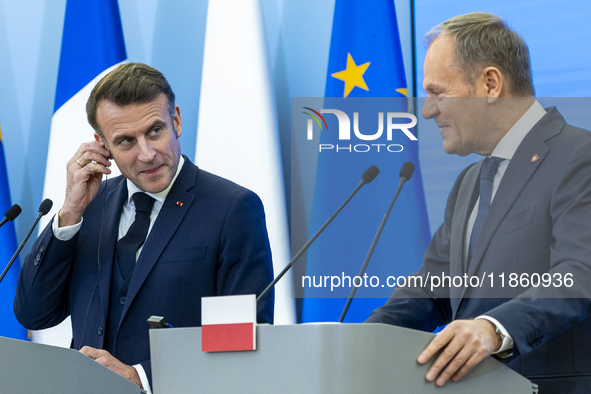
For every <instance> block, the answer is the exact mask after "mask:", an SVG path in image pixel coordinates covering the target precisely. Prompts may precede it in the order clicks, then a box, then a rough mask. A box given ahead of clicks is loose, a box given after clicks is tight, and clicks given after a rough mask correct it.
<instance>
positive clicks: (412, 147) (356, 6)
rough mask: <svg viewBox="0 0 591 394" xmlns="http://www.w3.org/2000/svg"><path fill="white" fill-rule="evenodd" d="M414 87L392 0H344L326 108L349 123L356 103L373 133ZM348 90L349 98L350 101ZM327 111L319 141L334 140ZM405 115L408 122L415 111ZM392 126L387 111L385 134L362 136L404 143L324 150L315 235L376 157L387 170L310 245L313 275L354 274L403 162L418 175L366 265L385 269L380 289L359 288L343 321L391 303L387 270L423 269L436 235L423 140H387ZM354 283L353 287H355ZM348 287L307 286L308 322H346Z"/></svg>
mask: <svg viewBox="0 0 591 394" xmlns="http://www.w3.org/2000/svg"><path fill="white" fill-rule="evenodd" d="M368 63H369V64H368ZM406 95H407V92H406V82H405V76H404V69H403V62H402V51H401V48H400V39H399V35H398V27H397V23H396V13H395V9H394V3H393V2H392V1H389V0H380V1H372V2H363V1H360V0H337V2H336V5H335V13H334V22H333V30H332V37H331V46H330V55H329V62H328V76H327V82H326V92H325V96H326V97H327V98H326V99H325V101H324V105H323V108H325V109H326V108H338V109H340V110H342V111H345V112H346V113H347V114H348V116H349V119H350V120H351V128H353V119H354V117H353V112H358V113H359V129H360V130H361V131H362V132H363V134H366V135H368V134H373V133H375V131H376V130H377V127H378V122H377V119H376V116H377V112H378V111H380V112H381V111H383V112H384V114H385V113H386V112H408V111H409V109H408V108H409V107H408V101H407V99H406V98H405V96H406ZM344 96H345V97H348V98H347V99H345V100H343V99H342V97H344ZM330 97H334V98H330ZM337 97H338V99H337ZM353 97H391V98H390V99H381V100H378V101H376V100H375V99H372V100H369V99H367V100H365V101H363V100H362V101H360V100H359V99H351V98H353ZM364 114H366V115H364ZM324 117H325V119H326V121H327V126H328V130H330V131H326V130H323V131H321V134H320V143H330V144H336V143H335V140H334V138H335V134H336V132H337V130H338V123H337V122H336V117H335V116H334V115H332V114H326V115H324ZM370 117H371V119H370ZM399 123H408V120H406V121H401V122H399ZM385 130H386V119H385V118H384V133H383V136H382V137H381V138H380V140H379V141H371V142H370V141H360V140H357V142H358V143H364V144H371V143H378V142H379V143H383V144H386V146H387V145H388V144H400V145H402V146H403V147H404V149H403V151H402V152H399V153H392V152H388V151H386V149H385V148H384V147H383V148H382V149H381V151H380V152H377V151H376V150H375V149H373V150H372V151H371V152H367V153H362V152H349V151H347V150H341V151H339V152H335V151H334V150H331V151H324V152H323V151H321V152H320V153H319V155H318V165H317V170H316V183H315V188H314V202H313V208H312V218H311V221H310V228H309V234H310V236H311V235H313V234H314V233H315V232H316V230H317V229H318V228H319V227H320V226H321V225H322V224H323V223H324V221H325V220H326V219H327V218H328V217H329V216H330V215H331V214H332V213H333V212H334V211H335V210H336V209H337V208H338V207H339V205H340V204H341V203H342V202H343V201H344V200H345V199H346V198H347V196H348V195H349V193H351V192H352V191H353V189H354V188H355V186H356V185H357V184H358V183H359V181H360V180H361V175H362V174H363V172H364V171H365V170H366V169H367V168H368V167H369V166H371V165H376V166H377V167H378V168H379V169H380V170H381V173H380V175H379V176H378V177H377V178H376V179H375V180H374V181H373V183H371V184H369V185H366V186H364V187H363V188H362V189H361V190H360V191H359V193H358V194H357V195H356V196H355V198H354V199H353V200H352V201H351V203H350V204H349V205H348V206H347V207H346V208H345V209H344V210H343V211H342V212H341V213H340V215H339V216H338V217H337V218H336V219H335V221H334V222H333V223H332V224H331V226H330V227H328V228H327V230H326V231H325V232H324V233H323V234H322V235H321V236H320V237H319V238H318V240H317V241H316V242H315V244H314V245H312V247H311V248H310V249H309V251H308V253H307V263H306V275H307V276H310V277H313V276H316V277H318V276H319V275H337V276H341V275H342V274H344V275H347V276H351V277H353V276H355V275H357V274H358V273H359V270H360V269H361V266H362V264H363V261H364V259H365V255H366V254H367V252H368V250H369V248H370V245H371V243H372V240H373V238H374V236H375V234H376V232H377V230H378V227H379V225H380V222H381V220H382V218H383V216H384V214H385V213H386V210H387V208H388V205H389V203H390V201H391V200H392V198H393V197H394V194H395V191H396V188H397V186H398V182H399V177H398V174H399V171H400V168H401V166H402V164H403V163H404V162H405V161H411V162H413V163H414V164H415V166H416V169H415V172H414V175H413V177H412V179H411V180H410V181H409V182H407V183H406V185H405V187H404V190H403V191H402V193H401V195H400V197H399V199H398V201H397V202H396V205H394V208H393V210H392V212H391V215H390V218H389V221H388V223H387V224H386V226H385V229H384V232H383V233H382V236H381V238H380V241H379V243H378V245H377V247H376V249H375V252H374V254H373V257H372V259H371V260H370V262H369V265H368V269H367V271H366V272H367V274H368V276H377V277H378V278H379V279H380V285H378V288H377V289H364V288H359V289H358V291H357V295H356V298H355V299H354V300H353V302H352V304H351V307H350V309H349V312H348V314H347V317H346V319H345V322H362V321H364V320H365V319H366V318H367V317H368V316H369V314H370V313H371V311H372V310H373V309H375V308H376V307H378V306H381V305H383V303H384V302H385V300H386V297H388V296H389V294H390V293H391V290H392V289H391V288H388V287H387V286H385V287H382V285H385V281H386V278H387V277H388V276H399V275H410V274H412V273H414V272H416V271H417V270H418V269H419V267H420V265H421V264H422V260H423V253H424V250H425V248H426V247H427V245H428V243H429V241H430V238H431V234H430V230H429V224H428V218H427V210H426V204H425V195H424V191H423V183H422V179H421V171H420V167H419V161H418V141H411V140H409V139H408V138H407V137H406V136H405V135H404V134H402V132H400V130H398V131H397V132H396V131H395V132H394V133H393V138H392V140H391V141H387V140H386V137H385V136H386V132H385ZM411 131H412V132H414V130H413V129H411ZM345 142H347V143H346V144H345ZM349 142H350V143H351V145H355V142H356V141H354V139H352V140H351V141H340V142H338V143H339V144H341V146H345V148H346V147H347V146H348V144H349ZM394 150H395V148H394ZM374 283H375V282H374ZM373 290H379V294H380V295H379V297H380V298H376V297H375V294H376V293H375V291H373ZM349 291H350V288H347V291H346V294H347V295H348V292H349ZM342 294H343V293H339V294H338V295H336V293H335V292H333V291H331V290H330V287H329V288H328V289H326V288H305V289H304V300H303V306H302V322H315V321H338V319H339V316H340V314H341V311H342V309H343V307H344V305H345V302H346V299H344V298H334V297H343V295H342Z"/></svg>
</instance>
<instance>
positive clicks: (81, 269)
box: [14, 157, 273, 380]
mask: <svg viewBox="0 0 591 394" xmlns="http://www.w3.org/2000/svg"><path fill="white" fill-rule="evenodd" d="M126 197H127V186H126V182H125V178H124V177H122V176H120V177H117V178H114V179H109V180H108V181H107V182H103V184H102V185H101V188H100V190H99V192H98V194H97V196H96V197H95V199H94V200H93V201H92V202H91V203H90V205H89V206H88V207H87V208H86V210H85V211H84V220H83V223H82V228H81V229H80V231H79V233H78V234H77V235H76V236H74V237H73V238H72V239H71V240H69V241H65V242H64V241H60V240H58V239H56V238H55V237H53V233H52V229H51V226H52V224H51V223H50V224H49V225H48V226H47V228H45V230H44V231H43V233H42V234H41V235H40V236H39V238H37V240H36V241H35V243H34V245H33V247H32V249H31V252H30V253H29V254H28V255H27V257H26V259H25V263H24V264H23V268H22V271H21V274H20V277H19V281H18V287H17V291H16V297H15V303H14V310H15V314H16V317H17V319H18V320H19V321H20V322H21V324H23V325H24V326H25V327H27V328H29V329H34V330H37V329H44V328H49V327H52V326H55V325H57V324H59V323H60V322H61V321H63V320H64V319H65V318H66V317H67V316H68V315H71V317H72V329H73V339H72V347H73V348H76V349H80V348H81V347H82V346H85V345H88V346H92V347H95V348H99V349H102V348H104V347H105V346H106V342H105V334H106V333H105V330H106V327H108V324H109V323H108V322H107V316H108V308H109V296H110V285H111V272H112V269H113V256H114V251H115V243H116V241H117V232H118V226H119V220H120V217H121V211H122V207H123V203H124V201H125V199H126ZM97 261H98V263H97ZM272 270H273V268H272V263H271V251H270V248H269V242H268V238H267V230H266V225H265V214H264V211H263V205H262V203H261V201H260V199H259V198H258V196H257V195H256V194H254V193H253V192H251V191H250V190H247V189H245V188H243V187H241V186H238V185H236V184H235V183H232V182H230V181H228V180H226V179H223V178H220V177H218V176H215V175H212V174H210V173H208V172H206V171H203V170H200V169H198V168H197V167H196V166H195V165H194V164H193V163H191V162H190V161H189V160H188V159H187V158H186V157H185V164H184V166H183V168H182V170H181V172H180V174H179V176H178V177H177V179H176V182H175V183H174V185H173V187H172V188H171V190H170V193H169V194H168V196H167V198H166V200H165V201H164V204H163V206H162V209H161V211H160V214H159V215H158V218H157V219H156V222H155V223H154V226H153V228H152V230H151V232H150V234H149V235H148V238H147V239H146V242H145V244H144V248H143V250H142V253H141V254H140V256H139V258H138V261H137V264H136V268H135V270H134V272H133V275H132V278H131V282H130V284H129V289H128V292H127V300H126V303H125V306H124V308H123V312H122V315H121V319H120V322H119V324H118V329H117V332H116V333H110V335H116V338H115V351H114V356H115V357H117V358H118V359H120V361H122V362H124V363H126V364H130V365H134V364H138V363H141V364H142V366H143V367H144V369H145V370H146V373H147V375H148V377H149V379H150V380H151V369H150V362H149V359H150V346H149V339H148V328H149V326H148V323H147V319H148V318H149V317H150V316H152V315H158V316H164V317H165V319H166V321H167V322H169V323H170V324H172V326H173V327H183V326H200V325H201V297H204V296H215V295H229V294H251V293H254V294H259V293H261V292H262V290H263V289H264V288H265V287H266V286H267V285H268V284H269V283H270V282H271V280H272V279H273V272H272ZM258 321H259V322H261V323H262V322H268V323H272V322H273V295H272V294H270V295H269V296H267V297H266V298H265V299H264V300H262V301H261V302H260V303H259V304H258Z"/></svg>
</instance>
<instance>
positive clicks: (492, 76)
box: [481, 67, 505, 103]
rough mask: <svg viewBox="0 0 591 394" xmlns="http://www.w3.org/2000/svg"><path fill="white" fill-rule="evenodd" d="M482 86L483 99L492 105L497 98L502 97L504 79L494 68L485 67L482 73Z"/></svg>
mask: <svg viewBox="0 0 591 394" xmlns="http://www.w3.org/2000/svg"><path fill="white" fill-rule="evenodd" d="M481 75H482V86H483V88H484V89H483V90H484V97H486V98H487V102H488V103H493V102H495V101H496V99H497V98H499V97H502V96H503V94H504V92H503V85H504V82H505V78H504V77H503V74H501V71H499V69H498V68H496V67H487V68H485V69H484V71H482V74H481Z"/></svg>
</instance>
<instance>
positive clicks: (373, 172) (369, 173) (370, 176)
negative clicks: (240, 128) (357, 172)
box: [361, 166, 380, 183]
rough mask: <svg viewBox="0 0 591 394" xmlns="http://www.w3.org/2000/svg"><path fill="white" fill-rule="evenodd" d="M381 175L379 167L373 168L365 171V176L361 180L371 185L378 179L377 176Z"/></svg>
mask: <svg viewBox="0 0 591 394" xmlns="http://www.w3.org/2000/svg"><path fill="white" fill-rule="evenodd" d="M379 173H380V169H379V168H378V167H376V166H371V167H369V168H368V169H367V170H365V172H364V173H363V175H361V180H362V181H363V182H365V183H370V182H371V181H373V180H374V179H375V178H376V176H378V174H379Z"/></svg>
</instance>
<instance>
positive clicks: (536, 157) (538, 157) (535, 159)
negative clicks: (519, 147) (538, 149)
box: [531, 155, 540, 163]
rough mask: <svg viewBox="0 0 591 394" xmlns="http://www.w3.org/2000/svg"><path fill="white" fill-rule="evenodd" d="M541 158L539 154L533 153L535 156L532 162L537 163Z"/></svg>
mask: <svg viewBox="0 0 591 394" xmlns="http://www.w3.org/2000/svg"><path fill="white" fill-rule="evenodd" d="M539 159H540V156H538V155H533V156H532V157H531V162H532V163H535V162H536V161H538V160H539Z"/></svg>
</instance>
